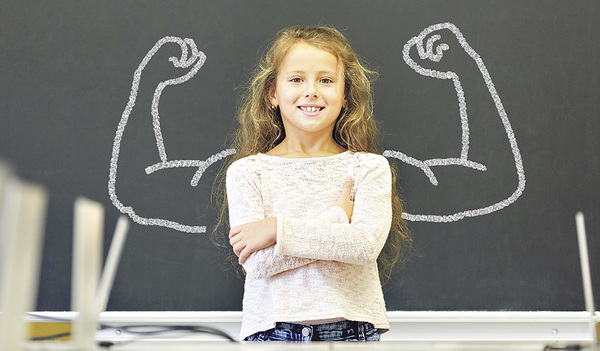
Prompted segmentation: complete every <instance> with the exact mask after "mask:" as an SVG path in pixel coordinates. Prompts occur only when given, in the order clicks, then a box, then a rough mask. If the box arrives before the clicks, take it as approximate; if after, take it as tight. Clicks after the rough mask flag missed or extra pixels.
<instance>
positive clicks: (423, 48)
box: [384, 23, 525, 222]
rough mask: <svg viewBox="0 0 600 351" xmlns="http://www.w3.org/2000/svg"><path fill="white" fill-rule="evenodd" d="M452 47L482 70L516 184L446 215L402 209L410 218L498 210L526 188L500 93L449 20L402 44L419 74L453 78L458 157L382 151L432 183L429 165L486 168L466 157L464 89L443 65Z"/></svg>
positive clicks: (448, 219) (447, 217) (429, 219)
mask: <svg viewBox="0 0 600 351" xmlns="http://www.w3.org/2000/svg"><path fill="white" fill-rule="evenodd" d="M451 49H453V50H456V49H460V50H462V51H463V52H464V53H466V54H467V57H468V58H470V59H471V60H473V62H474V63H475V64H476V65H477V68H478V71H479V73H480V74H481V77H482V79H483V80H484V82H485V86H486V87H487V89H488V92H489V94H490V96H491V98H492V99H493V101H494V105H495V108H496V110H497V112H498V117H499V118H500V119H501V121H502V124H503V126H504V130H505V132H506V136H507V137H508V140H509V143H510V148H511V151H512V153H513V156H514V162H515V167H516V170H517V178H518V184H517V188H516V189H515V190H514V192H513V193H512V194H511V195H510V196H509V197H507V198H506V199H503V200H502V201H499V202H497V203H494V204H492V205H489V206H486V207H483V208H478V209H472V210H465V211H461V212H457V213H453V214H448V215H432V214H411V213H403V217H404V218H405V219H407V220H411V221H427V222H453V221H457V220H460V219H463V218H465V217H474V216H480V215H483V214H488V213H491V212H494V211H497V210H500V209H502V208H504V207H506V206H508V205H510V204H512V203H513V202H515V201H516V200H517V198H519V196H521V194H522V192H523V190H524V189H525V173H524V171H523V163H522V159H521V155H520V152H519V148H518V146H517V142H516V139H515V136H514V133H513V130H512V127H511V125H510V121H509V120H508V116H507V115H506V111H505V110H504V107H503V105H502V102H501V100H500V97H499V96H498V93H497V91H496V88H495V87H494V84H493V82H492V79H491V77H490V75H489V72H488V70H487V68H486V67H485V64H484V63H483V60H482V59H481V57H480V56H479V54H477V52H475V50H473V48H471V46H470V45H469V44H468V43H467V41H466V40H465V38H464V37H463V35H462V33H461V32H460V30H459V29H458V27H456V26H455V25H454V24H452V23H440V24H435V25H432V26H429V27H427V28H425V29H424V30H423V31H422V32H421V33H420V34H419V35H417V36H415V37H413V38H411V39H410V40H409V41H408V42H407V43H406V44H405V45H404V48H403V59H404V61H405V62H406V64H407V65H408V66H409V67H410V68H412V69H413V70H414V71H415V72H417V73H419V74H420V75H423V76H426V77H431V78H436V79H447V80H452V82H453V86H454V90H455V93H456V98H457V103H458V111H459V115H460V124H461V142H460V145H461V147H460V151H459V150H456V153H457V154H458V155H457V157H448V158H431V159H426V160H419V159H417V158H414V157H411V156H408V155H406V154H404V153H402V152H399V151H395V150H386V151H385V152H384V155H385V156H387V157H391V158H397V159H399V160H401V161H402V162H404V163H406V164H409V165H411V166H415V167H418V168H419V169H421V170H422V171H423V173H424V174H425V176H427V177H428V179H429V181H430V183H431V184H432V185H434V186H437V185H438V184H439V181H438V179H437V177H436V176H435V173H434V171H433V169H432V167H436V166H462V167H465V168H467V169H473V170H477V171H482V172H483V171H487V167H486V166H485V165H484V164H482V163H479V162H475V161H473V160H471V159H469V146H470V145H469V116H468V113H467V100H466V98H465V93H464V89H463V86H462V83H461V79H460V76H459V74H458V73H457V72H455V71H452V70H451V69H447V70H445V69H443V67H444V56H445V54H446V53H447V52H448V51H449V50H451ZM415 51H416V53H417V55H413V56H418V59H416V58H415V59H416V60H418V62H417V61H415V59H413V56H411V53H413V54H414V52H415ZM432 67H435V68H432Z"/></svg>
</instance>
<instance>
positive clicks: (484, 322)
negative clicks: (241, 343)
mask: <svg viewBox="0 0 600 351" xmlns="http://www.w3.org/2000/svg"><path fill="white" fill-rule="evenodd" d="M35 315H36V316H43V317H51V318H61V319H73V318H75V317H76V316H77V314H76V313H74V312H35ZM36 316H30V317H29V320H30V321H42V318H41V317H36ZM388 319H389V321H390V325H391V329H390V331H389V332H388V333H385V334H383V336H382V341H426V342H429V341H433V342H438V341H442V342H443V341H449V342H457V341H465V342H471V341H477V342H479V341H481V342H542V343H553V342H561V343H562V342H566V343H589V342H591V341H592V332H591V324H590V322H591V316H590V314H589V313H587V312H538V311H535V312H519V311H510V312H504V311H501V312H499V311H490V312H488V311H464V312H452V311H390V312H388ZM241 320H242V312H239V311H201V312H153V311H143V312H103V313H102V314H101V315H100V322H101V323H102V324H107V325H111V326H124V325H132V324H136V325H164V326H169V325H205V326H210V327H213V328H217V329H220V330H222V331H224V332H226V333H228V334H229V335H231V336H233V337H235V338H237V337H238V333H239V329H240V323H241ZM595 320H596V323H598V322H600V314H599V313H598V312H596V315H595ZM166 337H168V338H172V335H170V336H166ZM96 338H97V339H100V340H108V341H112V342H123V341H126V340H127V339H129V338H131V335H127V333H124V332H118V331H115V329H106V330H100V331H98V333H97V334H96ZM192 338H197V339H199V340H203V341H215V340H222V339H219V338H218V337H215V336H207V335H197V336H193V337H192ZM185 340H190V337H189V336H187V337H186V339H185Z"/></svg>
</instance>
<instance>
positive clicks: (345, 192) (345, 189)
mask: <svg viewBox="0 0 600 351" xmlns="http://www.w3.org/2000/svg"><path fill="white" fill-rule="evenodd" d="M352 184H353V181H352V177H348V178H346V180H345V181H344V185H343V186H342V193H341V194H340V198H341V199H344V200H352V199H351V198H350V197H351V192H352Z"/></svg>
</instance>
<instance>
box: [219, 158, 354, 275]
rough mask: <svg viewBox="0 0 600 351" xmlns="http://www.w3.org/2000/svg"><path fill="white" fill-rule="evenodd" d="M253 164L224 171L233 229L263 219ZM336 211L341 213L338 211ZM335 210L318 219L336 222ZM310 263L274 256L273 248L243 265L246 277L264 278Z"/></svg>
mask: <svg viewBox="0 0 600 351" xmlns="http://www.w3.org/2000/svg"><path fill="white" fill-rule="evenodd" d="M257 162H258V161H256V160H253V159H242V160H240V161H237V162H234V163H233V164H232V165H231V166H230V167H229V169H228V170H227V176H226V188H227V201H228V206H229V223H230V225H231V227H235V226H238V225H241V224H244V223H248V222H254V221H259V220H262V219H264V218H265V213H264V206H263V201H262V194H261V181H260V169H259V167H257ZM339 210H341V211H343V210H342V209H341V208H339ZM339 210H336V209H331V210H329V211H326V213H324V214H323V215H322V216H321V217H320V218H323V219H327V220H328V221H332V220H338V219H339V218H340V215H339ZM313 261H314V260H312V259H307V258H299V257H292V256H288V255H280V254H276V253H275V250H274V246H271V247H268V248H265V249H263V250H259V251H257V252H255V253H253V254H252V255H250V256H249V257H248V259H247V260H246V262H245V263H244V264H243V267H244V270H245V271H246V274H248V275H250V276H253V277H255V278H264V277H268V276H272V275H275V274H277V273H281V272H284V271H287V270H290V269H293V268H297V267H301V266H303V265H306V264H309V263H311V262H313Z"/></svg>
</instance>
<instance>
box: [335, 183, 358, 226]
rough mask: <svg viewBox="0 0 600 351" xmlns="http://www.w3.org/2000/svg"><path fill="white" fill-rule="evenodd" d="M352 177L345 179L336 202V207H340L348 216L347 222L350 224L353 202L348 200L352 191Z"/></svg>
mask: <svg viewBox="0 0 600 351" xmlns="http://www.w3.org/2000/svg"><path fill="white" fill-rule="evenodd" d="M352 183H353V181H352V177H348V178H346V181H345V182H344V186H343V187H342V193H341V194H340V197H338V199H337V201H336V203H335V204H336V205H337V206H340V207H341V208H342V209H343V210H344V211H345V212H346V214H347V215H348V222H350V220H351V218H352V211H353V209H354V201H352V200H351V198H350V192H351V191H352Z"/></svg>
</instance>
